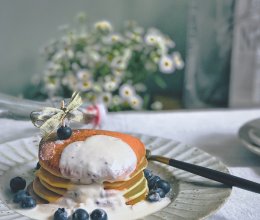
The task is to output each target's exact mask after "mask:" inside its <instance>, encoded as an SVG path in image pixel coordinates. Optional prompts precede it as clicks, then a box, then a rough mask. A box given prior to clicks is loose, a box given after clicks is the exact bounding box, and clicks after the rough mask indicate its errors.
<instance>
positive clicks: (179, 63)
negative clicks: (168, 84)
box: [172, 52, 184, 70]
mask: <svg viewBox="0 0 260 220" xmlns="http://www.w3.org/2000/svg"><path fill="white" fill-rule="evenodd" d="M172 59H173V62H174V66H175V67H176V69H178V70H179V69H182V68H183V67H184V62H183V60H182V58H181V54H180V53H179V52H174V53H173V54H172Z"/></svg>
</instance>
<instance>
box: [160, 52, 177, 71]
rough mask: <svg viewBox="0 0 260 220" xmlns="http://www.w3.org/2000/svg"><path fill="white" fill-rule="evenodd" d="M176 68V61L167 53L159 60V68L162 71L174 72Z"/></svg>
mask: <svg viewBox="0 0 260 220" xmlns="http://www.w3.org/2000/svg"><path fill="white" fill-rule="evenodd" d="M174 69H175V68H174V63H173V60H172V59H171V57H169V56H166V55H164V56H162V57H161V59H160V61H159V70H160V71H161V72H162V73H172V72H173V71H174Z"/></svg>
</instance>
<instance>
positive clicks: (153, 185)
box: [148, 176, 161, 190]
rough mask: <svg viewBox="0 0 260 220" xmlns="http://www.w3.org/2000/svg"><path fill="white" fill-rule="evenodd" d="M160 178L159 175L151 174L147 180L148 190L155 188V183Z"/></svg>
mask: <svg viewBox="0 0 260 220" xmlns="http://www.w3.org/2000/svg"><path fill="white" fill-rule="evenodd" d="M159 180H161V178H160V177H159V176H153V177H152V178H151V179H149V180H148V187H149V190H151V189H153V188H155V186H156V183H157V182H158V181H159Z"/></svg>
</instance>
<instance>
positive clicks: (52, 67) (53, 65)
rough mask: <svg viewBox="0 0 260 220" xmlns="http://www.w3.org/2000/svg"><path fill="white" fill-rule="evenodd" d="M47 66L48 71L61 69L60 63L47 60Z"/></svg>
mask: <svg viewBox="0 0 260 220" xmlns="http://www.w3.org/2000/svg"><path fill="white" fill-rule="evenodd" d="M47 68H48V70H49V71H50V72H58V71H59V70H61V65H60V64H56V63H53V62H49V63H48V67H47Z"/></svg>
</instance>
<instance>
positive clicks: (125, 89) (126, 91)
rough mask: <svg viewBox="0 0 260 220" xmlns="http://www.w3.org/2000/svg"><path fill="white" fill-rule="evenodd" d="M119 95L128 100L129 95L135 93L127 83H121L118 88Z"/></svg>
mask: <svg viewBox="0 0 260 220" xmlns="http://www.w3.org/2000/svg"><path fill="white" fill-rule="evenodd" d="M119 95H120V96H121V97H122V98H123V99H124V100H129V99H130V97H132V96H134V95H135V89H134V87H132V86H131V85H129V84H123V85H122V86H121V87H120V89H119Z"/></svg>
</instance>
